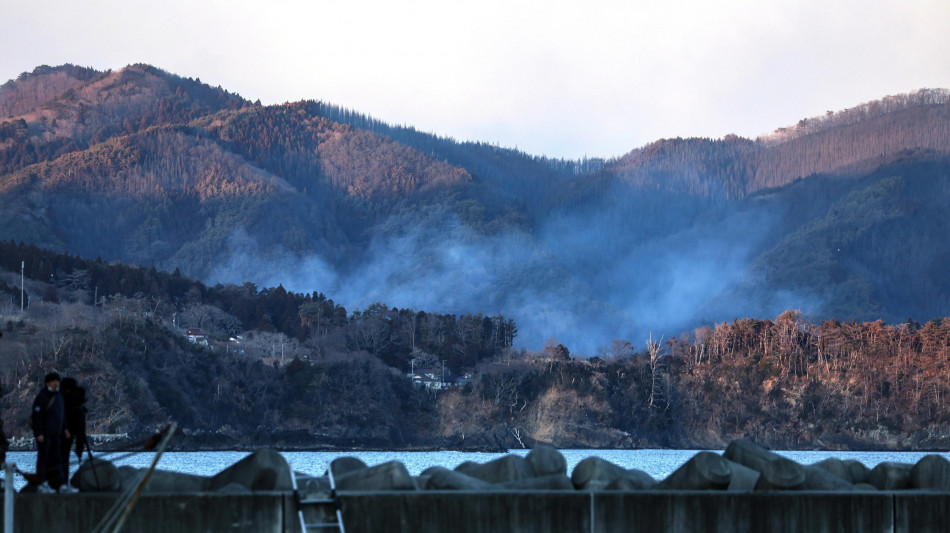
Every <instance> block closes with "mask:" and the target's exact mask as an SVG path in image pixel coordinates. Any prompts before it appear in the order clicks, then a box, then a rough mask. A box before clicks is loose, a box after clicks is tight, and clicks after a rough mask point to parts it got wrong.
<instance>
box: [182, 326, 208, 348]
mask: <svg viewBox="0 0 950 533" xmlns="http://www.w3.org/2000/svg"><path fill="white" fill-rule="evenodd" d="M185 338H186V339H188V341H189V342H193V343H195V344H200V345H202V346H207V345H208V334H207V333H205V332H204V331H201V330H200V329H197V328H192V329H189V330H188V331H186V332H185Z"/></svg>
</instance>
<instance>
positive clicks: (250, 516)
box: [15, 491, 950, 533]
mask: <svg viewBox="0 0 950 533" xmlns="http://www.w3.org/2000/svg"><path fill="white" fill-rule="evenodd" d="M115 500H116V496H115V495H109V494H77V495H37V494H21V495H18V496H17V498H16V504H15V531H17V532H22V533H28V532H35V531H76V532H89V531H92V530H93V529H95V527H96V525H97V524H98V523H99V521H100V520H101V518H102V517H103V516H105V514H106V513H107V512H108V511H109V509H110V508H111V507H112V505H113V503H114V502H115ZM340 503H341V506H342V512H343V523H344V525H345V526H346V531H347V532H349V533H359V532H367V533H369V532H372V533H378V532H404V533H427V532H432V533H435V532H448V531H451V532H455V533H498V532H519V533H520V532H539V533H540V532H553V533H558V532H563V533H584V532H590V533H599V532H603V533H608V532H617V531H625V532H633V533H636V532H644V533H647V532H649V533H663V532H683V531H686V532H694V531H695V532H708V533H726V532H729V533H734V532H749V533H753V532H762V531H769V532H779V533H781V532H789V533H791V532H809V533H823V532H829V533H830V532H835V533H847V532H854V533H875V532H880V533H892V532H893V533H928V532H934V533H936V532H945V531H947V528H948V524H950V493H946V492H930V491H894V492H879V491H869V492H848V493H840V492H795V493H791V492H781V491H755V492H718V493H717V492H710V491H630V492H625V491H602V492H601V491H490V492H465V493H460V492H458V491H426V492H407V491H391V492H344V493H340ZM299 526H300V524H299V521H298V516H297V513H296V502H295V499H294V495H293V493H290V492H257V493H253V494H206V493H201V494H144V495H142V497H141V498H140V499H139V501H138V502H137V503H136V505H135V507H134V510H133V511H132V512H131V514H130V515H129V518H128V520H127V522H126V524H125V527H124V528H123V531H134V532H142V533H150V532H155V533H158V532H168V531H176V532H181V533H199V532H200V533H205V532H262V533H269V532H273V533H298V532H300V527H299ZM328 531H335V530H328Z"/></svg>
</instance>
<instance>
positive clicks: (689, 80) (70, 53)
mask: <svg viewBox="0 0 950 533" xmlns="http://www.w3.org/2000/svg"><path fill="white" fill-rule="evenodd" d="M948 29H950V1H947V0H840V1H838V0H803V1H796V0H781V1H773V0H719V1H710V0H658V1H654V0H624V1H600V0H586V1H584V2H580V1H576V0H575V1H572V2H564V1H560V0H544V1H522V0H504V1H500V0H478V1H477V2H476V1H471V0H452V1H446V0H439V1H426V0H399V1H394V0H313V1H294V0H267V1H263V0H258V1H250V0H199V1H197V2H196V1H194V0H163V1H161V2H155V1H154V0H151V1H148V2H142V1H138V0H85V1H82V2H75V1H66V0H55V1H54V0H30V1H23V0H0V83H2V81H5V80H7V79H10V78H15V77H16V76H17V75H18V74H19V73H21V72H23V71H30V70H32V69H33V68H34V67H36V66H37V65H41V64H48V65H59V64H62V63H73V64H77V65H82V66H91V67H94V68H97V69H108V68H113V69H118V68H121V67H123V66H125V65H128V64H131V63H149V64H152V65H154V66H157V67H159V68H162V69H165V70H167V71H169V72H172V73H174V74H179V75H182V76H186V77H193V78H194V77H197V78H201V80H202V81H204V82H206V83H209V84H211V85H221V86H222V87H224V88H225V89H228V90H230V91H232V92H236V93H238V94H240V95H242V96H244V97H245V98H248V99H251V100H256V99H260V100H261V101H262V102H263V103H265V104H270V103H282V102H286V101H295V100H300V99H315V100H323V101H326V102H330V103H334V104H338V105H342V106H344V107H349V108H352V109H355V110H357V111H360V112H363V113H367V114H370V115H373V116H375V117H377V118H379V119H382V120H384V121H386V122H390V123H394V124H408V125H413V126H415V127H417V128H418V129H421V130H424V131H430V132H434V133H438V134H441V135H448V136H452V137H455V138H456V139H459V140H479V141H485V142H491V143H497V144H499V145H502V146H506V147H516V148H519V149H521V150H524V151H526V152H529V153H532V154H540V155H548V156H552V157H568V158H577V157H583V156H585V155H587V156H597V157H610V156H617V155H621V154H623V153H625V152H627V151H629V150H631V149H633V148H636V147H639V146H642V145H644V144H646V143H648V142H651V141H654V140H657V139H659V138H663V137H675V136H683V137H687V136H709V137H721V136H723V135H725V134H728V133H737V134H739V135H743V136H747V137H755V136H757V135H760V134H764V133H769V132H771V131H772V130H774V129H775V128H778V127H780V126H786V125H790V124H794V123H796V122H797V121H798V120H799V119H801V118H805V117H811V116H815V115H820V114H823V113H824V112H825V111H826V110H835V111H836V110H840V109H844V108H847V107H852V106H854V105H857V104H860V103H862V102H866V101H868V100H873V99H877V98H880V97H882V96H885V95H887V94H895V93H903V92H910V91H912V90H915V89H918V88H922V87H950V32H948Z"/></svg>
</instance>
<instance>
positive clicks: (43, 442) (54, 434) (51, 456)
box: [31, 372, 76, 494]
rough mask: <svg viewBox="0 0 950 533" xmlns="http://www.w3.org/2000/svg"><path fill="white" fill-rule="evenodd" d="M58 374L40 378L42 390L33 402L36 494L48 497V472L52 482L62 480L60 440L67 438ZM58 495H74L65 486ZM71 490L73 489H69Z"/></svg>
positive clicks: (68, 487)
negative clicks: (63, 493) (51, 475)
mask: <svg viewBox="0 0 950 533" xmlns="http://www.w3.org/2000/svg"><path fill="white" fill-rule="evenodd" d="M59 380H60V378H59V374H57V373H56V372H51V373H49V374H46V377H45V378H43V388H42V389H41V390H40V393H39V394H37V395H36V399H35V400H33V413H32V415H31V416H32V422H33V436H34V437H35V438H36V475H37V477H38V478H39V481H40V486H39V487H37V489H36V490H37V492H39V493H41V494H49V493H51V492H54V490H53V488H52V487H50V485H49V480H48V479H47V477H48V474H49V472H48V471H47V469H50V470H53V471H54V475H55V477H54V482H58V481H61V480H62V479H63V465H62V464H61V462H60V457H61V452H60V450H61V446H62V445H63V442H62V438H63V437H65V436H68V435H69V432H68V431H66V408H65V405H64V402H63V396H62V395H61V394H60V393H59ZM62 487H66V488H65V489H62V490H61V492H74V491H75V490H76V489H73V488H72V487H70V486H69V485H68V484H63V485H62ZM70 489H72V490H70Z"/></svg>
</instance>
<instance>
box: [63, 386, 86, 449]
mask: <svg viewBox="0 0 950 533" xmlns="http://www.w3.org/2000/svg"><path fill="white" fill-rule="evenodd" d="M62 396H63V402H64V405H65V408H66V429H68V430H69V434H70V435H72V436H73V437H74V438H75V439H76V451H77V452H81V451H82V445H83V443H85V440H86V406H85V405H84V404H85V403H86V389H84V388H82V387H76V388H75V389H68V390H63V391H62Z"/></svg>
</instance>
